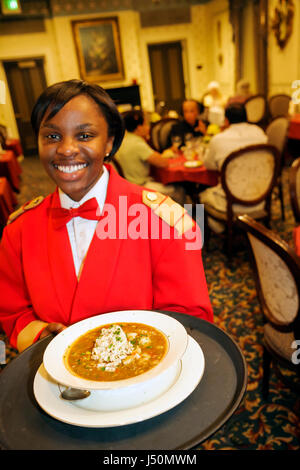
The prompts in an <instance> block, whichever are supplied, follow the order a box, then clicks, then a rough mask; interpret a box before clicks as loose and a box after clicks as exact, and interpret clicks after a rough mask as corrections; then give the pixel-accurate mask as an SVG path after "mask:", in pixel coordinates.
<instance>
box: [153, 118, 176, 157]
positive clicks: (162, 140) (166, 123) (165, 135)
mask: <svg viewBox="0 0 300 470" xmlns="http://www.w3.org/2000/svg"><path fill="white" fill-rule="evenodd" d="M178 122H179V120H178V119H176V118H166V119H164V120H163V122H162V123H161V126H160V128H159V131H158V140H159V145H160V151H163V150H165V149H166V148H168V147H170V139H169V136H170V133H171V131H172V127H173V126H174V125H175V124H177V123H178Z"/></svg>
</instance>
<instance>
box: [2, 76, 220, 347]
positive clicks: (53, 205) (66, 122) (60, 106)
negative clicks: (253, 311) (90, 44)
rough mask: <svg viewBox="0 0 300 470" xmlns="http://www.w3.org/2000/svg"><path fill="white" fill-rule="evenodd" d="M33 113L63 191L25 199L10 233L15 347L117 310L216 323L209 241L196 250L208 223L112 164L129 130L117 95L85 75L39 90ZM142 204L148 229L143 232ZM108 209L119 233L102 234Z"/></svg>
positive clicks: (5, 265)
mask: <svg viewBox="0 0 300 470" xmlns="http://www.w3.org/2000/svg"><path fill="white" fill-rule="evenodd" d="M31 121H32V126H33V129H34V131H35V134H36V136H37V139H38V148H39V156H40V159H41V161H42V163H43V165H44V168H45V170H46V172H47V173H48V175H49V176H50V178H51V179H52V180H53V181H54V182H55V183H56V185H57V189H56V190H55V191H54V193H53V194H50V195H49V196H47V197H46V198H36V199H35V202H34V201H32V202H31V203H29V204H26V205H24V207H23V208H21V209H20V210H18V213H17V214H15V215H12V217H11V218H10V221H9V222H10V223H9V225H8V226H7V227H6V228H5V230H4V232H3V238H2V241H1V245H0V291H1V297H0V325H1V326H2V327H3V329H4V330H5V332H6V334H7V336H8V337H9V339H10V342H11V344H12V346H13V347H16V348H17V349H19V351H22V350H24V349H25V348H26V347H28V346H29V345H31V344H32V343H33V342H34V341H36V340H37V339H38V338H42V337H44V336H47V335H49V334H51V333H54V334H56V333H58V332H60V331H62V330H63V329H64V328H65V327H66V326H68V325H71V324H73V323H75V322H78V321H80V320H82V319H85V318H89V317H93V316H95V315H99V314H102V313H106V312H111V311H116V310H122V311H123V310H136V309H144V310H175V311H179V312H184V313H189V314H191V315H196V316H198V317H200V318H204V319H207V320H209V321H212V318H213V315H212V310H211V305H210V301H209V297H208V292H207V286H206V281H205V276H204V271H203V266H202V259H201V251H200V246H201V245H200V246H199V244H197V246H196V245H194V247H192V248H190V247H191V246H193V243H191V241H192V239H194V238H195V239H197V240H198V239H200V238H201V232H200V228H199V227H198V226H197V225H196V224H195V223H194V221H193V220H192V219H191V218H190V217H189V216H188V214H187V213H186V212H185V210H184V208H183V207H182V206H180V205H179V204H175V203H174V202H173V201H172V200H171V199H170V198H169V197H162V195H161V194H159V193H155V192H150V191H149V190H145V188H143V187H140V186H137V185H134V184H131V183H129V182H128V181H126V180H125V179H123V178H121V177H120V176H119V175H118V174H117V173H116V172H115V171H114V169H113V168H112V166H111V165H109V164H108V163H106V160H107V159H108V158H109V157H110V156H112V155H114V154H115V152H116V151H117V150H118V148H119V146H120V144H121V142H122V139H123V135H124V126H123V120H122V117H121V115H120V114H119V112H118V110H117V108H116V106H115V104H114V103H113V101H112V100H111V99H110V97H109V96H108V95H107V93H106V92H105V91H104V90H103V89H102V88H101V87H99V86H98V85H95V84H89V83H87V82H83V81H81V80H70V81H67V82H61V83H57V84H55V85H52V86H50V87H49V88H47V89H46V90H45V91H44V92H43V93H42V95H41V96H40V97H39V99H38V100H37V102H36V104H35V106H34V108H33V111H32V117H31ZM141 205H142V207H143V209H144V211H143V213H144V218H143V219H141V224H142V225H143V227H141V228H140V231H138V230H135V231H134V234H133V233H132V230H131V231H130V228H131V226H132V222H133V218H134V214H135V215H136V208H137V207H139V206H141ZM125 206H126V207H125ZM107 208H113V209H114V213H115V214H116V218H115V224H114V226H113V235H114V234H116V235H115V236H108V237H100V236H99V231H98V230H97V227H98V226H99V225H100V223H99V220H101V222H102V225H101V226H102V227H103V225H105V224H106V218H105V214H106V213H107V210H108V209H107ZM103 221H104V224H103ZM152 225H154V226H155V230H153V229H152ZM124 227H125V229H124V230H123V228H124ZM166 227H168V228H169V230H168V231H167V232H166ZM104 228H105V227H104ZM108 230H110V225H109V224H108ZM166 233H168V236H167V237H166V236H165V234H166ZM179 273H180V275H179ZM182 279H184V282H182Z"/></svg>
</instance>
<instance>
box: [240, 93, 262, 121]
mask: <svg viewBox="0 0 300 470" xmlns="http://www.w3.org/2000/svg"><path fill="white" fill-rule="evenodd" d="M244 106H245V108H246V113H247V121H248V122H250V123H251V124H257V125H262V124H263V123H264V120H265V118H266V113H267V101H266V98H265V97H264V95H260V94H257V95H252V96H250V97H249V98H247V99H246V100H245V102H244Z"/></svg>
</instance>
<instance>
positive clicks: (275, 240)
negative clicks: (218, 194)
mask: <svg viewBox="0 0 300 470" xmlns="http://www.w3.org/2000/svg"><path fill="white" fill-rule="evenodd" d="M237 225H238V226H239V228H240V229H242V230H243V231H244V232H245V233H246V234H247V238H248V245H249V250H250V255H251V263H252V268H253V271H254V276H255V282H256V291H257V296H258V300H259V304H260V307H261V311H262V314H263V317H264V333H263V383H262V391H263V396H264V398H267V396H268V392H269V374H270V366H271V364H273V366H274V370H275V372H276V374H277V375H278V376H279V377H280V378H281V379H282V381H284V382H285V383H287V384H289V385H290V386H291V387H292V388H293V389H295V390H297V391H298V392H299V391H300V353H297V349H298V350H299V348H300V344H297V343H296V340H299V339H300V259H299V257H298V256H297V255H296V254H295V252H294V250H293V249H292V248H290V246H289V245H288V244H287V243H286V242H285V241H284V240H282V239H281V238H280V237H279V236H278V235H277V234H275V233H274V232H272V231H271V230H268V229H266V227H264V226H263V225H261V224H260V223H258V222H257V221H255V220H254V219H252V218H251V217H249V216H248V215H242V216H239V217H238V219H237ZM281 367H284V368H288V369H290V370H292V371H294V372H295V373H296V374H297V375H296V376H295V377H291V376H289V375H287V374H283V370H280V368H281Z"/></svg>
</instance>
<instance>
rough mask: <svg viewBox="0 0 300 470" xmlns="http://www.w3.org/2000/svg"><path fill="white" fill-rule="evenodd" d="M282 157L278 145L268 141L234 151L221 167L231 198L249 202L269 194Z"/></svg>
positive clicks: (237, 201) (224, 186)
mask: <svg viewBox="0 0 300 470" xmlns="http://www.w3.org/2000/svg"><path fill="white" fill-rule="evenodd" d="M279 160H280V156H279V153H278V151H277V149H276V148H275V147H273V146H270V145H267V144H262V145H251V146H248V147H244V148H242V149H240V150H238V151H236V152H233V153H231V154H230V155H229V156H228V157H227V158H226V160H225V161H224V163H223V166H222V169H221V181H222V185H223V188H224V190H225V193H226V195H227V199H228V201H229V202H233V203H234V202H235V203H239V204H245V205H248V206H249V205H256V204H257V203H258V202H260V201H263V200H264V199H266V198H267V197H270V194H271V191H272V189H273V186H274V183H275V181H276V177H277V174H278V169H279Z"/></svg>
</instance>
